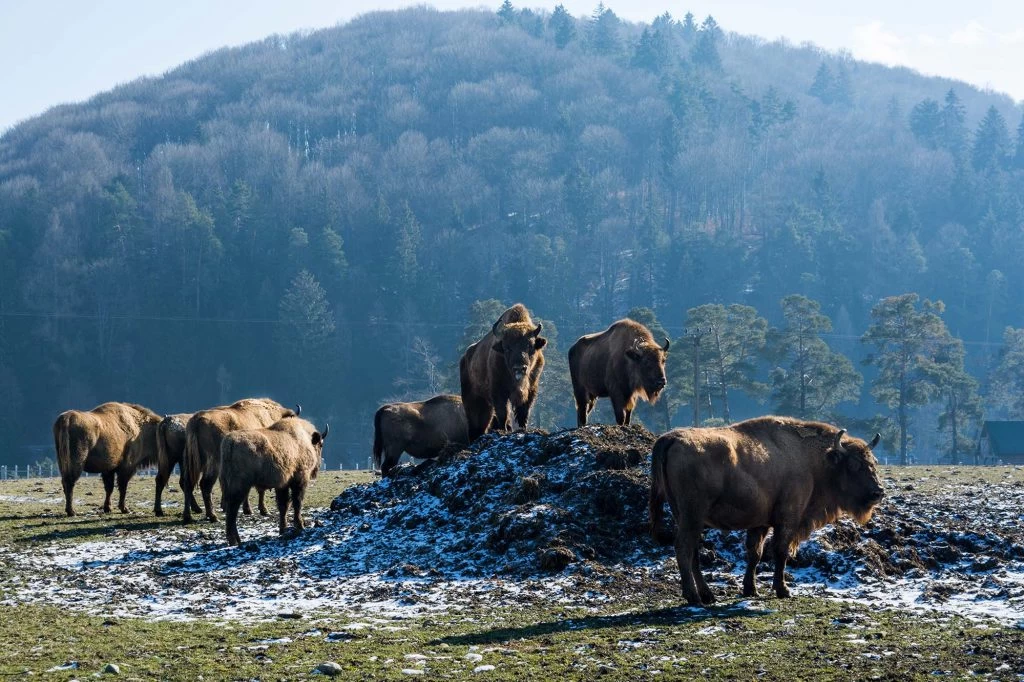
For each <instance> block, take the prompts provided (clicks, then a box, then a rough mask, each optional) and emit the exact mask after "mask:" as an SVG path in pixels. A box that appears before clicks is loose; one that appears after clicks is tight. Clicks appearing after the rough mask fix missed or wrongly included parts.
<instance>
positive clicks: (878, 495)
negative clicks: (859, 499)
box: [868, 488, 885, 504]
mask: <svg viewBox="0 0 1024 682" xmlns="http://www.w3.org/2000/svg"><path fill="white" fill-rule="evenodd" d="M884 497H885V490H883V489H882V488H878V489H876V490H873V491H872V492H871V495H870V496H869V498H868V499H869V500H870V502H871V504H878V503H879V502H881V501H882V498H884Z"/></svg>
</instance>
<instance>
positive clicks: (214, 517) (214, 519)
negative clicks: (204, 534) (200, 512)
mask: <svg viewBox="0 0 1024 682" xmlns="http://www.w3.org/2000/svg"><path fill="white" fill-rule="evenodd" d="M206 520H207V521H209V522H210V523H217V522H219V521H220V517H219V516H217V515H216V514H207V515H206Z"/></svg>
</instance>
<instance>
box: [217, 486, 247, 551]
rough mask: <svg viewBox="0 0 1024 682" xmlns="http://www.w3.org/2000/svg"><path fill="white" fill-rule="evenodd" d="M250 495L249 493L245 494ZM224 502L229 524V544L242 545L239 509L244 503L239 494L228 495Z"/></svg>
mask: <svg viewBox="0 0 1024 682" xmlns="http://www.w3.org/2000/svg"><path fill="white" fill-rule="evenodd" d="M245 494H246V495H248V492H246V493H245ZM223 500H224V518H225V520H226V522H227V533H228V544H229V545H240V544H242V537H241V536H240V535H239V534H238V507H239V506H241V504H242V502H241V500H240V499H239V495H238V493H226V494H225V495H224V497H223Z"/></svg>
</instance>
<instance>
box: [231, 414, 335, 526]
mask: <svg viewBox="0 0 1024 682" xmlns="http://www.w3.org/2000/svg"><path fill="white" fill-rule="evenodd" d="M329 429H330V427H329V426H327V427H325V428H324V431H323V433H322V434H321V433H320V432H319V431H317V430H316V427H314V426H313V425H312V424H310V423H309V422H308V421H306V420H305V419H299V418H298V417H286V418H285V419H282V420H280V421H278V422H275V423H274V424H272V425H271V426H269V427H267V428H264V429H253V430H249V431H233V432H232V433H229V434H227V435H225V436H224V438H223V440H221V444H220V460H221V467H220V468H221V477H220V489H221V494H222V495H223V498H224V514H225V516H226V517H227V533H228V544H229V545H238V544H241V542H242V539H241V538H240V537H239V535H238V508H239V507H240V506H241V505H242V500H244V499H245V498H246V497H247V496H248V495H249V489H250V488H252V487H254V486H259V487H261V488H273V489H274V491H275V492H276V493H277V510H278V513H279V515H280V532H281V535H284V534H285V532H286V531H287V530H288V523H287V521H286V518H287V515H288V498H289V493H290V495H291V503H292V510H293V512H294V515H295V530H296V531H301V530H302V528H303V524H302V500H303V498H304V497H305V495H306V486H307V485H309V481H310V480H311V479H314V478H316V474H317V471H318V470H319V469H320V461H321V459H322V457H323V445H324V439H325V438H326V437H327V432H328V430H329Z"/></svg>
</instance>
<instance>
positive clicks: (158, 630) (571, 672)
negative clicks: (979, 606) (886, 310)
mask: <svg viewBox="0 0 1024 682" xmlns="http://www.w3.org/2000/svg"><path fill="white" fill-rule="evenodd" d="M884 476H885V478H886V479H887V486H888V487H890V488H896V489H914V490H916V491H918V492H925V493H927V494H929V495H936V496H942V495H943V492H944V490H946V488H947V487H949V486H956V485H959V484H961V483H963V482H970V483H981V482H988V483H999V484H1003V485H1006V484H1010V485H1016V484H1021V485H1024V471H1022V470H1021V469H1019V468H1018V469H1013V468H1006V467H1000V468H993V467H989V468H975V467H966V466H965V467H957V468H951V467H914V468H888V469H886V470H885V471H884ZM367 480H369V475H368V474H366V473H356V472H351V473H350V472H327V473H325V474H323V475H321V477H320V478H319V479H318V480H317V482H316V484H315V485H314V486H313V488H311V489H310V492H309V495H308V497H307V506H308V507H309V508H310V509H312V508H315V507H326V506H328V505H329V503H330V500H331V499H332V498H333V497H334V496H335V495H336V494H338V493H339V492H340V491H341V490H342V489H343V488H344V487H345V486H348V485H352V484H355V483H360V482H364V481H367ZM79 485H80V488H79V489H78V490H77V491H76V498H77V499H78V508H79V512H80V516H78V517H76V518H73V519H66V518H65V517H64V516H63V511H62V510H63V504H62V501H61V499H60V498H61V494H60V484H59V481H58V480H57V479H34V480H27V481H5V482H0V546H3V547H5V548H7V549H8V550H9V551H19V550H21V549H24V548H28V547H32V548H45V547H46V546H47V544H48V543H53V542H56V541H61V542H67V541H68V540H74V541H93V542H117V541H118V539H119V538H123V537H128V536H130V535H132V534H135V533H141V532H143V531H153V530H159V529H160V528H161V527H163V526H168V527H172V526H173V527H176V526H178V525H180V518H179V517H178V514H179V513H180V505H179V506H169V507H168V509H167V511H168V515H167V516H165V517H164V518H160V519H158V518H157V517H155V516H153V515H152V510H151V507H152V479H139V480H136V481H135V482H134V483H133V485H132V486H131V487H130V488H129V505H130V506H131V508H132V510H133V511H132V512H131V513H130V514H127V515H122V514H119V513H114V514H109V515H103V514H100V513H98V511H97V510H98V508H99V505H100V503H101V502H102V487H101V485H100V481H99V479H97V478H90V479H84V480H83V481H81V482H80V484H79ZM908 487H909V488H908ZM165 499H167V500H168V501H169V502H180V500H181V494H180V492H175V493H172V494H171V495H170V496H169V497H167V498H165ZM246 523H250V524H267V528H268V532H270V531H272V529H273V527H272V525H271V522H270V521H267V520H263V519H250V520H248V521H247V522H246ZM206 529H208V532H209V534H210V537H211V539H217V538H219V539H220V541H221V542H222V541H223V528H222V527H221V526H214V525H212V524H207V525H206ZM18 579H19V576H17V575H12V572H11V570H10V569H9V568H7V567H6V566H0V597H2V598H4V599H8V598H9V594H8V592H9V591H10V586H11V585H14V584H16V583H17V581H18ZM764 592H767V590H764V589H763V593H764ZM1022 617H1024V614H1022ZM325 661H334V662H336V663H337V664H338V665H339V666H340V668H341V669H342V673H341V677H342V679H406V678H407V677H410V676H417V675H423V676H425V677H429V678H462V677H464V676H472V677H474V678H476V677H479V678H480V679H496V680H520V679H538V680H555V679H592V678H594V677H597V676H601V677H602V678H603V679H609V680H619V679H621V680H633V679H648V678H652V677H657V676H665V677H667V678H668V679H690V678H698V677H702V676H703V677H712V678H717V679H737V678H740V679H779V680H782V679H785V680H794V679H913V678H921V679H924V678H929V679H932V678H933V677H935V676H937V675H941V676H953V677H956V678H963V677H968V676H971V677H982V678H986V679H1018V680H1019V679H1024V630H1022V629H1020V628H1019V627H1013V626H1012V625H1007V624H999V623H996V622H994V621H990V622H986V621H982V620H967V619H964V618H961V617H958V616H952V615H934V614H932V615H927V614H920V613H914V612H910V611H899V610H880V609H876V608H873V607H871V606H870V605H867V604H862V603H852V602H841V601H837V600H831V599H822V598H818V597H809V596H798V597H795V598H792V599H788V600H778V599H774V598H763V599H761V600H758V601H750V602H742V601H740V600H739V598H738V596H737V595H733V597H732V598H731V599H726V600H724V602H723V604H722V605H721V606H720V607H717V608H713V609H704V610H691V609H687V608H685V607H681V606H680V601H679V599H678V598H677V597H676V594H675V586H674V585H664V586H658V587H657V588H656V589H652V590H651V591H650V592H649V593H646V594H636V595H635V597H633V598H628V599H625V600H619V601H616V602H614V603H607V604H598V605H594V604H593V603H588V604H587V605H586V606H583V605H582V601H581V603H580V604H573V603H564V602H563V603H557V604H547V605H545V604H536V603H534V604H532V605H524V606H522V607H519V608H516V607H504V608H485V607H479V608H469V609H464V610H461V611H449V612H442V613H440V614H432V615H422V616H418V617H415V618H394V617H384V618H378V617H368V616H367V614H365V613H363V614H361V615H360V616H358V618H353V616H352V615H351V614H346V613H330V612H322V611H311V612H306V613H301V612H300V613H294V612H289V613H285V614H281V616H279V617H276V618H271V619H265V620H262V621H253V620H245V621H239V620H233V621H232V620H228V621H224V620H218V619H198V620H190V621H166V620H163V621H161V620H156V621H152V620H143V619H135V618H123V617H117V618H112V617H109V616H104V615H102V614H100V615H88V614H87V613H84V612H80V611H76V610H72V609H68V608H63V607H62V608H58V607H57V606H47V605H38V604H37V605H26V604H21V603H17V604H13V603H8V604H7V605H5V606H4V610H3V616H2V618H0V678H8V677H14V676H19V677H20V676H42V677H44V678H46V679H69V680H70V679H76V678H77V679H84V678H88V677H92V676H93V675H94V674H100V673H101V672H102V671H103V669H104V667H105V666H106V665H107V664H108V663H113V664H116V665H117V666H119V668H120V676H121V677H123V678H125V679H189V680H192V679H197V678H198V677H199V676H202V677H203V679H206V680H213V679H217V680H219V679H260V680H291V679H302V678H305V677H308V676H311V675H312V674H313V671H314V669H315V668H316V666H317V665H318V664H320V663H322V662H325ZM490 666H493V668H491V667H490ZM474 670H477V671H478V672H477V673H475V674H474V673H473V671H474Z"/></svg>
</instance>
